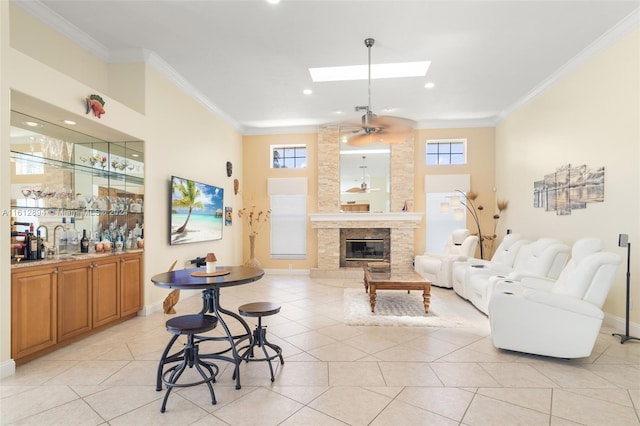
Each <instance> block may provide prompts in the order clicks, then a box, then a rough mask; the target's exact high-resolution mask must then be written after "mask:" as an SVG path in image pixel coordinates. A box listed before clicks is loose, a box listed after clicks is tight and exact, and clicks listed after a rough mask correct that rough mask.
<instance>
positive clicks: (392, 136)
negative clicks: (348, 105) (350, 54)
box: [340, 38, 415, 146]
mask: <svg viewBox="0 0 640 426" xmlns="http://www.w3.org/2000/svg"><path fill="white" fill-rule="evenodd" d="M374 43H375V40H374V39H372V38H367V39H365V40H364V45H365V46H367V49H368V50H369V93H368V94H369V99H368V101H369V102H368V104H367V106H356V111H365V114H364V115H363V116H362V120H361V123H343V124H342V125H340V128H341V129H344V130H347V131H348V129H353V134H352V135H351V136H347V143H348V144H349V145H354V146H362V145H368V144H370V143H374V142H378V143H398V142H404V141H405V140H407V138H408V137H409V135H410V134H411V132H412V131H413V128H414V126H415V122H414V121H413V120H410V119H408V118H402V117H393V116H390V115H380V116H379V115H376V114H374V113H373V111H372V110H371V47H372V46H373V44H374Z"/></svg>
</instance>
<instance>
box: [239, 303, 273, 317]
mask: <svg viewBox="0 0 640 426" xmlns="http://www.w3.org/2000/svg"><path fill="white" fill-rule="evenodd" d="M238 312H240V315H242V316H244V317H266V316H269V315H274V314H277V313H278V312H280V305H278V304H276V303H271V302H254V303H247V304H246V305H242V306H240V307H239V308H238Z"/></svg>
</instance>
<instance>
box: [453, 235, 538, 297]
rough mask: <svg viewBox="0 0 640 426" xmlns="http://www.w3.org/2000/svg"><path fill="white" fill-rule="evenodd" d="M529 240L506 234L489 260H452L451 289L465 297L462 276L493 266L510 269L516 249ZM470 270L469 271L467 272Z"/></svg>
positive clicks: (516, 252) (514, 258)
mask: <svg viewBox="0 0 640 426" xmlns="http://www.w3.org/2000/svg"><path fill="white" fill-rule="evenodd" d="M529 242H530V241H528V240H525V239H523V238H522V235H520V234H507V235H505V237H504V238H503V239H502V242H501V243H500V245H499V246H498V248H497V249H496V251H495V253H494V254H493V256H492V257H491V260H483V259H476V258H469V259H468V260H466V261H457V262H454V264H453V268H452V270H451V284H452V285H453V290H454V291H455V292H456V293H457V294H458V295H459V296H460V297H462V298H464V299H466V298H467V296H466V289H465V285H464V282H465V280H464V277H465V275H466V274H467V273H470V274H472V273H473V272H474V271H475V270H477V269H486V270H489V269H490V268H492V267H494V270H495V267H504V268H505V269H504V271H508V270H512V269H513V263H514V262H515V260H516V255H517V254H518V250H520V247H522V246H523V245H524V244H527V243H529ZM468 271H470V272H468Z"/></svg>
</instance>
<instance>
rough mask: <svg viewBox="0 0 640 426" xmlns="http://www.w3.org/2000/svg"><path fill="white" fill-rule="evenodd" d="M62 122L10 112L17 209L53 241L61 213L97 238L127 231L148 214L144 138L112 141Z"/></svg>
mask: <svg viewBox="0 0 640 426" xmlns="http://www.w3.org/2000/svg"><path fill="white" fill-rule="evenodd" d="M52 111H53V110H52ZM45 115H46V114H45ZM60 121H61V120H55V121H52V120H50V119H47V120H45V119H43V118H41V117H35V116H30V115H26V114H23V113H20V112H17V111H15V110H14V111H11V128H10V146H11V206H12V210H14V214H15V215H16V216H21V219H22V220H21V221H20V222H25V223H27V222H28V223H33V224H34V226H36V227H44V228H45V229H44V231H43V232H44V234H43V239H45V240H46V241H50V242H53V240H54V235H53V234H55V230H54V228H55V227H56V226H57V225H59V224H60V223H61V220H62V218H66V219H67V220H71V218H73V223H74V227H75V229H76V231H78V232H82V231H83V230H86V231H87V233H88V236H91V237H95V238H96V239H97V238H98V237H100V236H104V235H105V234H104V233H105V232H106V231H107V230H109V231H112V230H116V233H122V234H124V235H125V236H126V235H127V234H128V231H130V230H133V229H134V228H135V227H136V225H138V226H139V225H142V223H143V218H144V216H143V203H144V142H142V141H135V140H133V141H132V140H131V139H124V138H123V137H122V135H116V136H117V137H118V139H117V141H109V142H107V141H105V140H104V139H100V138H97V137H94V136H89V135H88V134H86V133H83V132H80V131H77V130H75V129H71V128H67V127H64V126H62V125H59V124H56V123H58V122H60ZM84 130H85V131H86V129H84ZM105 135H106V134H105ZM50 233H51V234H52V235H49V234H50ZM118 235H120V234H118Z"/></svg>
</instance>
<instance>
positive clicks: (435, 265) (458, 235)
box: [414, 229, 478, 288]
mask: <svg viewBox="0 0 640 426" xmlns="http://www.w3.org/2000/svg"><path fill="white" fill-rule="evenodd" d="M476 244H478V237H477V236H476V235H470V232H469V230H468V229H456V230H455V231H453V233H452V234H451V236H450V237H449V239H448V240H447V243H446V244H445V247H444V250H443V252H442V253H425V254H423V255H418V256H416V258H415V261H414V269H415V270H416V272H417V273H419V274H420V275H422V276H423V277H424V278H425V279H427V280H429V281H431V283H432V284H433V285H435V286H438V287H445V288H451V287H452V284H451V268H452V266H453V263H454V262H456V261H465V260H467V259H468V258H470V257H473V254H474V253H475V250H476Z"/></svg>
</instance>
